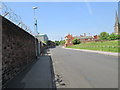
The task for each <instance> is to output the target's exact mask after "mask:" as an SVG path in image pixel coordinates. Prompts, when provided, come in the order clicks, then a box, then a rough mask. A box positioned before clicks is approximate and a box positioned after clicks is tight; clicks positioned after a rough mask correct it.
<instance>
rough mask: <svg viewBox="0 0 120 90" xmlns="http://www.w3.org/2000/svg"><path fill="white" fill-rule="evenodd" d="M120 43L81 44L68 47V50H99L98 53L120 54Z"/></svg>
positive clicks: (116, 41)
mask: <svg viewBox="0 0 120 90" xmlns="http://www.w3.org/2000/svg"><path fill="white" fill-rule="evenodd" d="M118 43H120V41H118V40H115V41H101V42H88V43H81V44H77V45H73V46H68V47H67V48H75V49H87V50H98V51H107V52H120V46H119V44H118Z"/></svg>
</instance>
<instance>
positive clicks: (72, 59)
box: [50, 47, 118, 88]
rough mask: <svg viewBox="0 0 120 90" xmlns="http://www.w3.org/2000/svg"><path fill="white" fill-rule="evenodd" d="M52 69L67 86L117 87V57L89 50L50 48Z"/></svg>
mask: <svg viewBox="0 0 120 90" xmlns="http://www.w3.org/2000/svg"><path fill="white" fill-rule="evenodd" d="M50 52H51V56H52V60H53V65H54V70H55V73H56V74H59V75H61V76H62V78H63V81H64V82H65V83H66V87H67V88H118V57H117V56H107V55H102V54H97V53H91V52H82V51H75V50H68V49H64V48H62V47H56V48H52V49H50Z"/></svg>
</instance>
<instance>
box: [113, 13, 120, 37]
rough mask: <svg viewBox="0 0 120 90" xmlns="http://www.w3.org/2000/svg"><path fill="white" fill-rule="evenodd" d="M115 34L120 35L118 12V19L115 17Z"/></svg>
mask: <svg viewBox="0 0 120 90" xmlns="http://www.w3.org/2000/svg"><path fill="white" fill-rule="evenodd" d="M114 33H115V34H116V35H118V34H120V23H119V18H118V14H117V12H116V17H115V25H114Z"/></svg>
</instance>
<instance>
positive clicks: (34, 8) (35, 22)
mask: <svg viewBox="0 0 120 90" xmlns="http://www.w3.org/2000/svg"><path fill="white" fill-rule="evenodd" d="M36 9H38V7H33V10H34V31H35V35H37V34H38V31H37V18H36V15H35V10H36Z"/></svg>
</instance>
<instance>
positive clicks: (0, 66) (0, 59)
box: [0, 17, 2, 90]
mask: <svg viewBox="0 0 120 90" xmlns="http://www.w3.org/2000/svg"><path fill="white" fill-rule="evenodd" d="M1 88H2V17H0V90H1Z"/></svg>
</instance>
